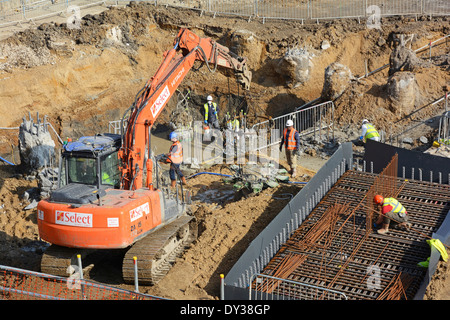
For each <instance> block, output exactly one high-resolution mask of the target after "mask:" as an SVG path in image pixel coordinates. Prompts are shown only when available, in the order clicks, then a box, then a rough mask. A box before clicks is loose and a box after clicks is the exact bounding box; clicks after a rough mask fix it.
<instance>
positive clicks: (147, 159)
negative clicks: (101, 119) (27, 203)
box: [37, 28, 251, 284]
mask: <svg viewBox="0 0 450 320" xmlns="http://www.w3.org/2000/svg"><path fill="white" fill-rule="evenodd" d="M196 61H200V62H201V63H202V64H206V66H207V67H208V69H209V70H210V71H215V69H216V68H217V66H220V67H224V68H229V69H232V70H234V72H235V75H236V79H237V81H238V83H239V84H240V85H241V86H242V87H243V88H244V89H249V86H250V82H251V72H250V71H249V70H248V66H247V60H246V59H245V58H242V57H239V56H238V55H236V54H234V53H232V52H230V50H229V49H228V48H227V47H225V46H222V45H220V44H218V43H216V42H215V41H213V40H211V39H210V38H201V37H199V36H197V35H196V34H194V33H193V32H191V31H190V30H188V29H184V28H182V29H180V31H179V33H178V35H177V37H176V38H175V41H174V47H173V48H172V49H171V50H169V51H167V52H165V53H164V59H163V62H162V63H161V65H160V66H159V68H158V70H157V72H156V74H155V75H154V76H153V77H152V78H151V79H150V80H149V81H148V82H147V83H146V84H145V86H144V87H143V88H142V89H141V90H140V91H139V92H138V94H137V95H136V99H135V101H134V103H133V104H132V105H131V107H130V108H129V109H128V110H127V111H126V112H125V113H124V116H123V118H122V126H121V127H122V132H121V134H120V135H119V134H108V133H105V134H98V135H95V136H87V137H81V138H80V139H78V140H77V141H74V142H69V143H67V144H66V145H65V146H64V148H63V150H62V153H61V155H62V157H61V161H60V170H59V172H60V175H59V186H58V189H56V190H54V191H53V192H52V194H51V195H50V197H49V198H48V199H44V200H41V201H40V202H39V204H38V207H37V210H38V228H39V235H40V237H41V239H43V240H45V241H47V242H49V243H50V244H51V245H50V246H49V247H48V248H47V249H46V250H45V252H44V254H43V256H42V260H41V271H42V272H44V273H49V274H55V275H60V276H68V274H67V273H68V270H70V269H73V268H69V267H70V266H72V265H75V266H76V265H77V256H78V255H81V256H82V258H83V259H84V258H86V260H87V261H89V260H88V259H87V257H88V256H89V254H90V253H92V252H94V251H95V252H98V251H102V252H107V251H108V250H109V249H121V250H122V249H124V250H126V253H125V254H124V258H123V263H122V275H123V279H124V280H125V281H126V282H130V283H132V282H133V281H134V280H135V274H134V273H135V272H134V263H135V261H136V260H135V259H136V258H137V261H138V262H139V263H138V266H139V268H138V269H139V271H138V279H139V283H140V284H155V283H156V282H158V281H159V280H160V279H161V278H162V277H164V275H165V274H166V273H167V272H168V270H169V269H170V266H171V264H172V263H173V261H174V260H175V258H176V257H177V256H178V255H179V254H180V253H182V252H183V251H184V249H185V247H186V246H188V245H189V243H191V242H192V241H193V240H195V239H196V237H197V228H196V223H195V221H194V220H195V219H194V217H193V216H191V215H189V214H188V212H187V203H186V200H185V197H184V195H183V191H182V192H181V196H180V194H179V193H178V192H177V193H176V194H174V193H173V192H170V190H168V189H165V188H164V186H162V183H160V181H159V180H158V174H157V172H156V171H157V168H158V165H157V164H156V163H155V162H154V161H153V159H155V157H154V156H152V154H151V146H150V142H151V128H152V125H153V124H154V122H155V121H156V119H157V118H158V116H159V114H160V113H161V111H162V110H163V108H164V107H165V106H166V104H167V102H168V101H169V99H170V98H171V96H172V95H173V94H174V93H175V91H176V89H177V88H178V86H179V85H180V83H181V82H182V80H183V79H184V77H185V76H186V74H187V73H188V72H189V71H190V70H191V69H192V68H193V66H194V63H195V62H196ZM154 168H156V169H155V172H153V171H154ZM154 174H155V182H156V183H155V184H154V183H153V176H154ZM180 186H181V185H180ZM177 190H178V187H177ZM99 249H102V250H99Z"/></svg>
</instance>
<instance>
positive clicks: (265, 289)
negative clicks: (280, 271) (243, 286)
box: [248, 273, 348, 300]
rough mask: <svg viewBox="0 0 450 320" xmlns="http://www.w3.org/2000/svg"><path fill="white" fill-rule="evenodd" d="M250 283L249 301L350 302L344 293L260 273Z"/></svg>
mask: <svg viewBox="0 0 450 320" xmlns="http://www.w3.org/2000/svg"><path fill="white" fill-rule="evenodd" d="M250 283H251V284H252V285H251V286H249V290H248V291H249V300H348V298H347V296H346V295H345V294H344V293H343V292H339V291H336V290H332V289H328V288H322V287H319V286H314V285H310V284H308V283H302V282H298V281H292V280H288V279H281V278H277V277H272V276H269V275H264V274H260V273H258V274H255V275H254V276H253V277H252V280H251V281H250Z"/></svg>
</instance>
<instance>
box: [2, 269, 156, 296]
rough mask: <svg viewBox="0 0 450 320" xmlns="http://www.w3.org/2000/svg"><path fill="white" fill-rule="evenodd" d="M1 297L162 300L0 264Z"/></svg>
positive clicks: (71, 278)
mask: <svg viewBox="0 0 450 320" xmlns="http://www.w3.org/2000/svg"><path fill="white" fill-rule="evenodd" d="M0 300H163V298H159V297H154V296H151V295H147V294H142V293H138V292H133V291H129V290H125V289H120V288H115V287H111V286H106V285H102V284H99V283H95V282H92V281H89V280H84V279H80V278H79V277H69V278H63V277H57V276H53V275H49V274H44V273H39V272H33V271H29V270H23V269H18V268H13V267H7V266H1V265H0Z"/></svg>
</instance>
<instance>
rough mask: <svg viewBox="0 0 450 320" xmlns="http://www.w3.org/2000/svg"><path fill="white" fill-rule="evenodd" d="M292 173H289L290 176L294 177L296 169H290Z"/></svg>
mask: <svg viewBox="0 0 450 320" xmlns="http://www.w3.org/2000/svg"><path fill="white" fill-rule="evenodd" d="M291 172H292V173H291V177H292V178H293V177H295V176H296V175H297V169H295V168H294V169H292V171H291Z"/></svg>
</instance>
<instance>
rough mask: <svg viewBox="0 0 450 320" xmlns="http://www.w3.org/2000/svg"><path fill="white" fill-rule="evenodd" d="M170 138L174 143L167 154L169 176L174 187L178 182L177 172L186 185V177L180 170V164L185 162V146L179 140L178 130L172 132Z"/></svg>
mask: <svg viewBox="0 0 450 320" xmlns="http://www.w3.org/2000/svg"><path fill="white" fill-rule="evenodd" d="M169 139H170V141H172V145H171V146H170V149H169V153H168V154H166V156H167V158H168V160H167V161H168V162H169V163H170V169H169V176H170V182H171V187H172V188H173V187H175V185H176V182H177V181H176V180H177V178H176V176H175V174H178V175H179V177H180V179H181V182H182V183H183V184H184V185H185V184H186V178H185V177H184V175H183V173H182V172H181V170H180V165H181V163H182V162H183V146H182V145H181V142H180V141H178V135H177V133H176V132H171V133H170V135H169Z"/></svg>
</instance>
